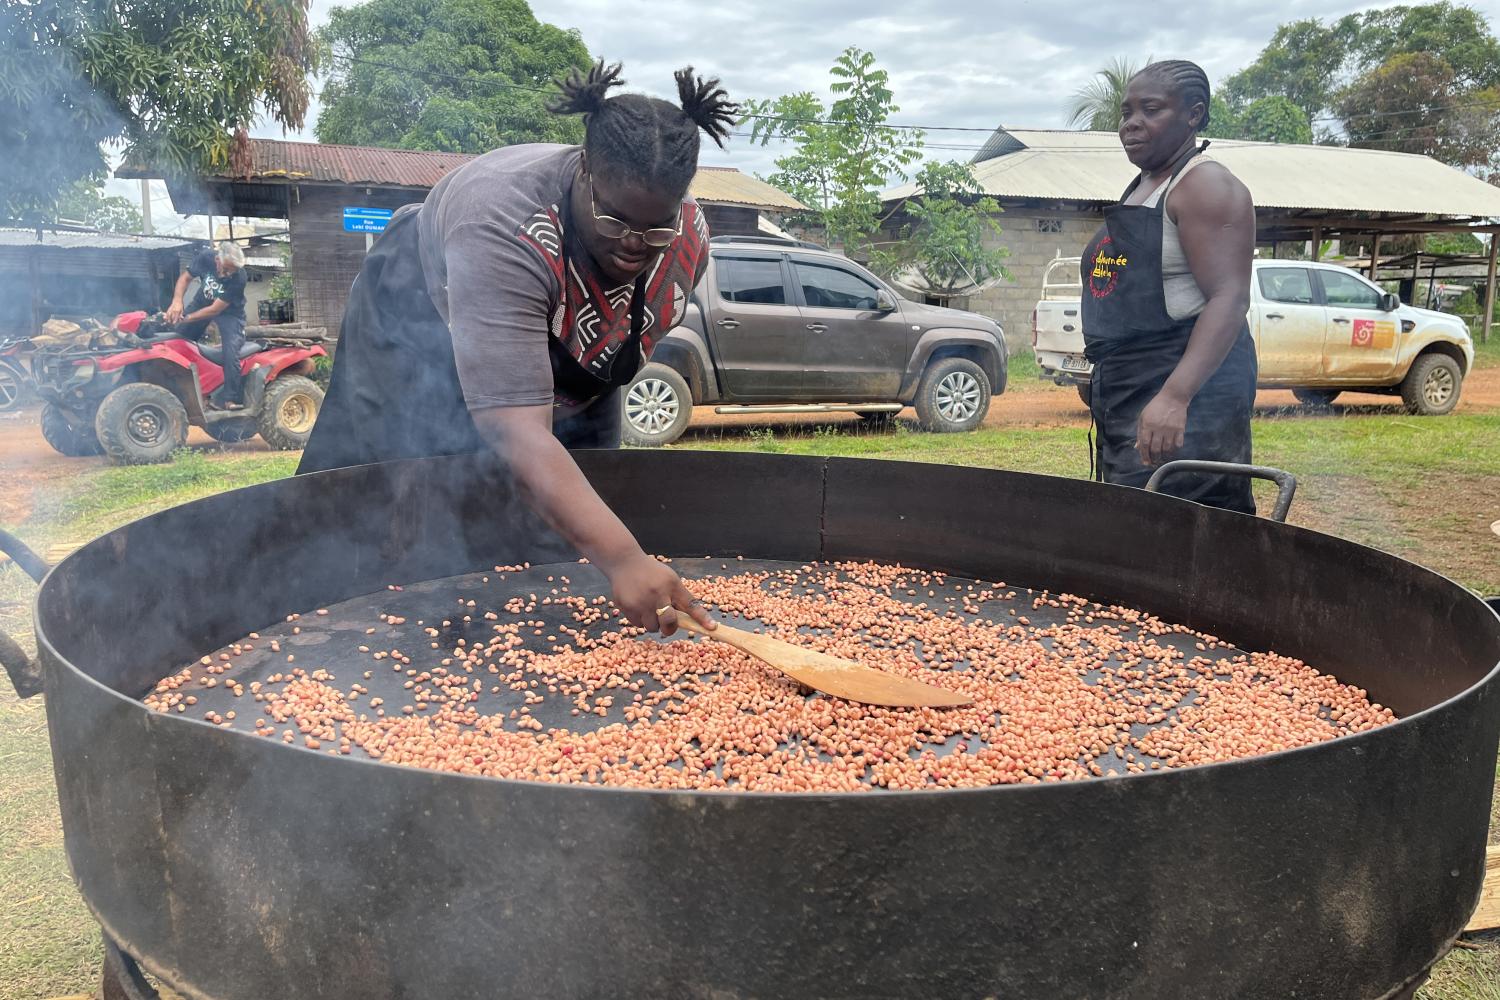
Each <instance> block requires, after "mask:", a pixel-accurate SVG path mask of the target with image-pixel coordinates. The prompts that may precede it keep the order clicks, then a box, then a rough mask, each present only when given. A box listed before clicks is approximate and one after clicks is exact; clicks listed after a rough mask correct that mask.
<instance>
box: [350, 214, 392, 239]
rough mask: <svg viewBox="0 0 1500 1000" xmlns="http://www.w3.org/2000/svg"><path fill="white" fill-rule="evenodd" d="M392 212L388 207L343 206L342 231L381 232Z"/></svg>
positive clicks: (388, 221)
mask: <svg viewBox="0 0 1500 1000" xmlns="http://www.w3.org/2000/svg"><path fill="white" fill-rule="evenodd" d="M394 214H395V213H394V212H392V211H391V210H390V209H389V208H345V209H344V232H346V233H383V232H385V227H386V226H387V225H389V224H390V221H391V216H392V215H394Z"/></svg>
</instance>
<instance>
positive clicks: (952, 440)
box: [681, 410, 1500, 593]
mask: <svg viewBox="0 0 1500 1000" xmlns="http://www.w3.org/2000/svg"><path fill="white" fill-rule="evenodd" d="M852 427H853V425H848V424H837V425H794V426H793V427H791V428H788V427H786V426H783V427H782V428H780V429H779V430H775V429H771V428H765V427H762V428H753V429H751V430H749V431H748V433H744V434H740V433H736V434H733V435H732V436H724V437H720V438H714V437H710V436H696V437H693V438H691V439H689V440H686V441H684V443H683V444H682V445H681V447H685V448H700V449H708V450H722V451H740V450H752V451H762V452H769V453H773V454H783V455H834V456H843V457H851V458H879V459H897V460H902V461H912V462H941V463H945V464H951V465H964V466H974V467H985V468H997V469H1013V470H1019V471H1025V472H1040V473H1046V474H1050V475H1058V476H1071V477H1084V476H1087V475H1088V453H1087V447H1086V444H1085V432H1084V431H1083V430H1082V429H1080V428H1067V427H1037V428H1007V427H1000V428H986V429H984V430H980V431H976V432H974V433H971V434H949V435H929V434H919V433H913V432H911V431H910V430H909V429H906V428H905V426H904V425H898V427H897V429H896V430H895V431H893V432H888V433H873V434H871V433H863V432H859V431H857V430H854V429H851V428H852ZM1254 432H1255V457H1256V461H1257V462H1261V463H1264V464H1266V465H1272V466H1276V467H1279V468H1284V469H1289V470H1292V471H1293V472H1295V474H1296V475H1297V476H1298V478H1299V480H1300V481H1301V483H1302V491H1301V493H1300V494H1299V496H1300V497H1301V499H1300V500H1299V501H1298V502H1297V503H1294V505H1293V508H1292V511H1293V514H1292V520H1293V521H1294V522H1296V523H1300V524H1304V525H1306V526H1309V527H1314V528H1318V529H1319V530H1325V531H1332V532H1334V533H1337V534H1341V535H1344V536H1345V537H1349V538H1352V539H1353V540H1355V541H1358V542H1361V543H1363V544H1367V545H1374V546H1376V547H1378V548H1382V549H1385V550H1387V551H1390V552H1393V553H1395V554H1397V555H1402V556H1406V557H1412V558H1416V559H1417V561H1419V562H1422V563H1424V564H1428V565H1432V566H1433V568H1435V569H1438V570H1440V571H1442V572H1445V573H1447V574H1449V575H1451V576H1453V577H1454V579H1456V580H1458V581H1459V582H1460V583H1463V584H1464V585H1466V586H1469V587H1472V588H1474V589H1476V590H1483V591H1485V592H1487V593H1500V558H1497V553H1496V550H1495V548H1494V545H1495V539H1494V536H1493V535H1490V534H1489V532H1488V525H1489V523H1490V522H1491V521H1494V520H1497V519H1500V489H1497V488H1496V483H1497V482H1500V444H1497V442H1500V413H1478V414H1458V415H1453V416H1447V417H1442V418H1431V419H1422V418H1415V417H1408V416H1404V415H1392V414H1390V413H1389V411H1387V412H1384V413H1379V414H1370V413H1363V412H1360V411H1357V410H1356V411H1354V412H1353V413H1350V414H1348V415H1344V416H1333V417H1316V418H1309V417H1307V416H1306V415H1305V414H1299V415H1296V416H1291V415H1288V416H1271V417H1263V418H1259V419H1257V420H1256V422H1255V431H1254ZM1258 495H1259V496H1260V497H1261V499H1262V500H1263V501H1264V502H1267V503H1268V502H1269V500H1270V498H1271V492H1270V490H1269V489H1265V488H1258ZM1455 540H1456V542H1457V544H1456V545H1455V544H1450V543H1452V542H1454V541H1455Z"/></svg>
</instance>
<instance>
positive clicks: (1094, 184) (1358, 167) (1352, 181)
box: [882, 129, 1500, 218]
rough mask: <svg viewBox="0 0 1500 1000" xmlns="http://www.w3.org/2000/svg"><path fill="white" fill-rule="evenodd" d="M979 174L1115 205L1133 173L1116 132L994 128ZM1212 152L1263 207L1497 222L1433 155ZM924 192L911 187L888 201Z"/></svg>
mask: <svg viewBox="0 0 1500 1000" xmlns="http://www.w3.org/2000/svg"><path fill="white" fill-rule="evenodd" d="M980 155H981V156H984V157H985V158H984V159H983V160H982V161H980V160H979V159H978V158H977V157H976V162H975V164H974V176H975V178H976V179H977V180H978V181H979V184H980V186H981V187H982V188H983V189H984V191H985V193H986V194H989V195H992V196H994V197H996V198H1037V199H1043V200H1049V201H1084V202H1105V203H1108V202H1114V201H1117V200H1118V199H1119V197H1120V194H1121V192H1122V191H1124V189H1125V187H1126V185H1127V184H1129V183H1130V180H1131V178H1132V177H1134V176H1135V174H1136V169H1135V167H1133V166H1131V164H1130V161H1129V160H1127V159H1126V158H1125V153H1124V151H1123V150H1122V149H1121V148H1120V141H1119V137H1118V136H1116V135H1115V134H1114V133H1113V132H1037V131H1028V130H1024V129H997V130H996V132H995V134H994V135H993V136H991V138H990V141H989V142H988V143H986V145H985V148H984V149H982V150H981V151H980ZM1209 155H1210V156H1212V157H1213V158H1214V159H1216V160H1218V161H1219V162H1221V163H1223V164H1224V166H1226V167H1228V168H1229V169H1230V170H1231V171H1233V173H1234V175H1235V176H1236V177H1238V178H1239V179H1240V180H1241V181H1243V182H1244V183H1245V186H1246V187H1248V188H1249V189H1250V195H1251V197H1252V198H1253V199H1254V201H1255V205H1256V207H1257V208H1281V209H1311V210H1323V211H1330V212H1359V213H1365V214H1372V213H1385V214H1398V215H1428V216H1442V217H1449V218H1470V217H1472V218H1491V217H1500V188H1496V187H1494V186H1492V185H1489V184H1486V183H1485V182H1484V181H1482V180H1480V179H1479V178H1477V177H1473V176H1471V175H1469V174H1466V173H1464V172H1463V171H1461V170H1455V169H1454V168H1453V167H1450V166H1447V165H1446V164H1442V163H1439V162H1437V161H1436V160H1434V159H1431V158H1430V157H1426V156H1415V155H1412V154H1410V153H1387V152H1383V151H1380V150H1374V149H1352V148H1349V147H1347V146H1298V145H1290V144H1280V143H1267V142H1243V141H1238V140H1229V139H1215V140H1213V144H1212V146H1210V148H1209ZM915 193H917V189H916V186H915V185H912V184H904V185H902V186H900V187H897V188H892V189H891V190H889V191H886V192H885V193H884V195H883V196H882V197H883V198H884V199H885V200H887V201H890V200H894V199H896V198H904V197H909V196H911V195H912V194H915Z"/></svg>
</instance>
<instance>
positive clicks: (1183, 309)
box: [1141, 153, 1212, 319]
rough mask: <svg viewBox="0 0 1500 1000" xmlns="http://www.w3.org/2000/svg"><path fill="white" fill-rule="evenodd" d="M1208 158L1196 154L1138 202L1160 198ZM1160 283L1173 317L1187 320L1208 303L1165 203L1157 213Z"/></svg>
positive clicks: (1159, 199)
mask: <svg viewBox="0 0 1500 1000" xmlns="http://www.w3.org/2000/svg"><path fill="white" fill-rule="evenodd" d="M1210 159H1212V158H1211V157H1210V156H1208V155H1207V154H1206V153H1199V154H1197V155H1196V156H1194V157H1193V158H1192V159H1191V160H1189V161H1188V162H1187V163H1186V164H1185V165H1184V166H1183V168H1182V170H1181V171H1179V172H1178V174H1177V176H1176V177H1174V178H1172V179H1171V180H1170V181H1168V182H1167V183H1165V184H1163V185H1162V186H1161V187H1159V188H1157V189H1156V190H1155V191H1152V192H1151V193H1150V194H1149V195H1147V196H1146V200H1145V201H1143V202H1141V204H1142V205H1147V206H1152V205H1155V204H1156V203H1157V202H1158V201H1164V200H1165V199H1166V197H1167V196H1168V195H1170V194H1171V193H1172V188H1174V187H1176V186H1177V183H1178V182H1179V181H1181V180H1182V179H1183V178H1184V177H1186V176H1187V173H1188V171H1189V170H1192V169H1193V168H1194V167H1196V166H1197V165H1198V164H1200V163H1205V162H1208V161H1209V160H1210ZM1161 284H1162V292H1163V293H1164V294H1165V297H1166V300H1167V315H1169V316H1171V317H1172V318H1173V319H1191V318H1193V317H1194V316H1196V315H1198V314H1199V313H1201V312H1202V311H1203V307H1204V306H1205V305H1207V304H1208V299H1207V298H1206V297H1205V296H1204V294H1203V289H1201V288H1199V287H1198V282H1197V281H1195V280H1194V279H1193V271H1192V268H1190V267H1188V261H1187V254H1185V253H1183V251H1182V240H1181V239H1180V238H1179V237H1178V235H1177V223H1175V222H1173V221H1172V217H1171V216H1170V215H1168V214H1167V210H1166V207H1165V206H1163V208H1162V213H1161Z"/></svg>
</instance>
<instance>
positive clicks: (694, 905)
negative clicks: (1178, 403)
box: [37, 451, 1500, 1000]
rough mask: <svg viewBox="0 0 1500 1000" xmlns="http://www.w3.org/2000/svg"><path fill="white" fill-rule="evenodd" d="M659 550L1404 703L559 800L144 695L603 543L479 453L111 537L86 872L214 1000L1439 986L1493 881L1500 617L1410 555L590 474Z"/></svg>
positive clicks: (995, 480)
mask: <svg viewBox="0 0 1500 1000" xmlns="http://www.w3.org/2000/svg"><path fill="white" fill-rule="evenodd" d="M581 460H582V464H583V467H584V469H585V471H586V472H587V473H588V475H589V478H590V480H591V481H592V482H593V483H594V484H595V485H596V487H597V488H598V489H599V491H600V492H601V493H602V494H603V496H604V497H605V498H606V500H607V501H608V502H609V503H610V504H611V505H612V506H613V507H614V509H615V510H616V511H618V512H619V513H620V515H621V516H622V517H623V518H624V520H625V521H626V522H627V523H628V524H629V525H630V527H631V528H632V529H633V530H634V531H635V532H636V534H637V536H638V537H639V538H640V539H641V541H642V543H643V544H644V545H645V546H646V548H647V549H648V551H654V552H659V553H662V554H676V555H695V556H702V555H705V554H714V555H741V554H743V555H745V556H747V557H755V558H762V559H794V560H813V559H820V560H845V559H874V560H881V561H890V562H901V563H904V564H906V565H910V566H920V567H928V568H933V569H940V570H945V571H948V572H951V573H955V574H962V575H967V576H974V577H984V578H989V579H1005V580H1007V581H1010V582H1013V583H1019V584H1026V585H1031V586H1038V587H1049V588H1051V589H1053V590H1054V591H1069V592H1072V593H1075V594H1079V595H1082V596H1086V597H1091V598H1095V599H1100V600H1104V601H1108V602H1121V603H1126V604H1130V605H1133V606H1136V607H1141V608H1144V609H1146V610H1149V611H1151V612H1153V613H1155V614H1158V615H1160V616H1162V617H1163V618H1165V619H1166V620H1169V621H1174V622H1179V623H1184V624H1187V625H1190V626H1192V627H1193V628H1196V629H1201V630H1204V631H1208V632H1211V633H1213V634H1216V635H1219V636H1223V637H1225V638H1226V639H1229V640H1231V641H1233V642H1235V643H1236V644H1238V645H1240V646H1242V647H1244V648H1252V649H1274V650H1276V651H1277V652H1280V653H1283V654H1289V655H1293V656H1297V657H1301V658H1304V659H1306V660H1307V661H1308V662H1310V663H1313V664H1315V665H1317V666H1318V667H1319V668H1321V669H1324V670H1327V671H1331V672H1333V673H1335V674H1336V675H1337V676H1339V677H1340V678H1341V679H1342V680H1345V681H1348V682H1351V683H1354V684H1357V685H1359V686H1361V687H1364V688H1367V689H1368V691H1369V693H1370V697H1371V698H1372V699H1373V700H1376V701H1379V702H1381V703H1384V704H1386V705H1389V706H1390V707H1392V708H1393V709H1394V710H1395V711H1396V712H1397V713H1398V714H1399V715H1400V716H1401V721H1399V722H1397V723H1396V724H1394V725H1390V726H1387V727H1385V728H1382V729H1379V730H1376V731H1371V732H1367V733H1364V734H1360V735H1356V736H1352V737H1346V738H1341V739H1337V740H1333V741H1330V742H1327V743H1323V744H1319V745H1316V746H1311V747H1306V748H1303V749H1299V750H1295V751H1290V752H1285V753H1278V754H1273V755H1269V756H1264V757H1259V758H1253V759H1246V760H1240V761H1235V762H1231V763H1225V764H1218V765H1214V766H1208V767H1200V768H1188V769H1180V770H1171V771H1162V772H1155V773H1149V774H1145V775H1140V776H1134V777H1124V778H1112V779H1106V780H1094V781H1086V782H1076V783H1058V784H1046V785H1038V786H1008V787H997V788H991V789H982V790H971V791H949V792H918V793H891V794H879V795H843V796H839V795H759V794H744V793H719V794H711V793H676V792H658V791H648V790H629V789H613V788H601V787H559V786H551V785H543V784H529V783H518V782H507V781H501V780H493V779H488V778H472V777H464V776H459V775H454V774H447V773H436V772H428V771H420V770H413V769H407V768H401V767H395V766H388V765H385V764H380V763H375V762H371V761H362V760H358V759H356V758H340V757H336V756H330V755H328V754H322V753H314V752H310V751H306V750H303V749H301V748H297V747H292V746H285V745H282V744H281V743H280V742H279V741H271V740H264V739H258V738H256V737H254V736H250V735H247V734H245V733H242V732H234V731H230V730H225V729H220V728H216V727H214V726H211V725H208V724H206V723H203V722H200V721H195V720H193V719H190V718H187V717H185V716H167V715H160V714H156V713H153V712H150V711H148V710H147V709H146V708H145V707H144V706H143V705H142V704H141V703H140V701H139V700H138V698H139V697H140V696H141V695H142V694H144V693H145V692H146V691H147V690H148V689H149V687H150V685H152V684H153V683H154V682H155V681H156V680H157V679H158V678H159V677H161V676H162V675H163V674H165V673H167V672H168V671H170V670H172V669H174V668H175V667H177V666H179V665H181V664H183V663H185V662H188V661H189V660H191V659H193V658H195V657H197V656H198V655H200V654H202V653H204V652H206V651H208V650H211V649H213V648H215V647H218V646H220V645H222V644H224V643H226V642H228V641H231V640H233V639H236V638H238V637H240V636H242V635H244V634H246V633H247V632H249V631H251V630H254V629H256V628H258V627H260V626H263V625H265V624H267V623H268V622H271V621H275V620H277V619H279V618H280V617H281V616H283V615H284V614H285V613H286V612H287V610H288V609H297V608H302V609H306V608H312V607H320V606H325V605H328V604H331V603H334V602H337V601H341V600H345V599H348V598H351V597H354V596H356V595H359V594H363V593H368V592H370V591H373V590H378V589H380V588H382V587H384V586H385V585H386V584H388V583H399V582H403V581H407V582H410V581H419V580H426V579H433V578H438V577H446V576H451V575H454V574H459V573H464V572H469V571H473V570H476V569H480V568H483V567H487V566H493V565H496V564H502V563H503V564H510V563H517V562H521V561H526V560H529V561H532V562H547V561H555V560H561V559H568V558H574V557H575V554H574V553H571V552H569V551H568V549H567V547H566V546H564V545H563V544H561V543H560V542H559V541H558V539H557V538H556V537H555V536H554V535H552V534H551V533H550V532H549V531H547V530H546V529H545V528H543V527H542V525H541V524H540V522H539V521H538V520H537V519H536V518H535V517H534V516H533V515H531V514H530V513H528V512H527V511H526V510H525V509H524V508H523V507H522V506H521V505H520V503H519V502H518V501H517V499H516V496H515V493H514V491H513V490H512V489H511V487H510V485H509V484H508V482H507V481H506V479H505V477H504V476H503V475H501V474H499V473H497V472H495V471H494V470H492V469H490V468H489V467H487V466H486V465H484V464H483V463H482V462H481V461H480V460H477V459H473V458H463V457H455V458H444V459H432V460H421V461H411V462H400V463H393V464H389V465H383V466H367V467H360V468H354V469H346V470H339V471H335V472H330V473H324V474H320V475H317V476H311V477H304V478H298V479H290V480H285V481H281V482H276V483H271V484H267V485H264V486H258V487H254V488H251V489H245V490H239V491H236V492H233V493H228V494H224V495H221V496H218V497H214V498H212V499H208V500H204V501H200V502H198V503H193V504H189V505H186V506H183V507H179V508H175V509H172V510H169V511H166V512H163V513H161V514H157V515H154V516H152V517H149V518H146V519H144V520H141V521H138V522H136V523H134V524H132V525H129V526H127V527H125V528H121V529H119V530H117V531H114V532H111V533H109V534H107V535H105V536H103V537H101V538H99V539H97V540H96V541H94V542H92V543H90V544H89V545H87V546H85V547H84V548H83V549H81V550H80V551H78V552H77V553H76V554H74V555H73V556H71V557H70V558H69V559H67V560H66V561H65V562H63V563H62V564H61V565H59V566H58V567H57V568H56V569H55V570H54V571H53V572H52V573H51V575H50V576H49V577H48V579H47V580H46V582H45V584H44V586H43V587H42V589H41V591H40V594H39V597H38V601H37V624H38V635H39V638H40V644H41V650H42V656H43V658H44V664H45V665H44V669H45V680H46V694H47V709H48V717H49V724H50V731H51V739H52V747H53V753H54V757H55V760H56V771H57V784H58V789H59V792H60V796H61V803H62V815H63V821H64V829H65V832H66V838H67V850H68V856H69V859H70V861H71V863H72V866H73V871H74V873H75V875H76V877H77V880H78V883H79V886H80V888H81V889H82V892H83V895H84V898H85V899H86V900H87V901H88V904H89V906H90V907H91V908H92V909H93V911H94V913H95V914H96V915H97V916H98V918H99V920H100V922H101V923H102V924H103V926H104V928H105V930H106V932H107V933H108V934H109V935H110V936H112V937H113V938H114V939H115V940H117V941H118V942H120V943H121V945H122V946H123V947H124V948H125V950H127V951H129V952H130V953H132V954H134V955H136V956H137V957H138V958H139V959H140V960H141V962H142V963H143V964H144V965H145V966H146V967H147V968H148V969H150V970H151V971H153V972H155V973H157V974H159V975H160V976H161V977H162V978H164V979H165V980H166V981H168V982H169V983H170V984H171V985H173V986H174V987H175V988H177V989H178V990H180V991H181V992H183V993H184V994H186V995H187V996H189V997H212V998H216V1000H218V998H222V1000H251V998H254V1000H262V998H265V997H277V998H280V1000H302V998H333V997H349V998H360V1000H378V998H387V997H388V998H418V997H423V998H425V997H443V998H467V997H495V996H515V997H591V998H597V997H631V998H636V997H672V998H688V997H701V998H739V997H744V998H749V997H766V998H773V997H799V998H800V997H847V998H873V997H902V998H905V997H990V996H1004V997H1069V998H1073V997H1089V998H1094V1000H1102V998H1114V997H1120V998H1124V997H1151V998H1162V997H1224V996H1232V997H1237V998H1251V997H1265V998H1276V1000H1284V998H1287V997H1309V998H1319V1000H1335V998H1345V997H1348V998H1359V1000H1374V998H1377V997H1385V996H1393V995H1396V994H1399V993H1400V992H1401V991H1403V990H1405V989H1406V988H1407V987H1408V986H1409V985H1410V984H1411V982H1412V981H1413V980H1414V979H1415V978H1416V977H1418V976H1420V975H1421V974H1422V972H1423V970H1424V969H1426V968H1427V967H1428V966H1429V965H1430V964H1431V963H1432V962H1433V960H1434V959H1435V958H1436V957H1438V956H1439V955H1440V954H1441V953H1442V952H1443V951H1444V950H1445V948H1446V947H1447V946H1448V944H1449V942H1451V940H1452V939H1453V938H1454V937H1455V936H1456V935H1457V933H1458V932H1459V930H1460V928H1461V927H1462V926H1463V925H1464V923H1465V920H1466V918H1467V916H1468V914H1469V913H1470V911H1471V910H1472V908H1473V907H1474V905H1475V903H1476V901H1477V899H1478V894H1479V891H1480V884H1481V878H1482V866H1483V852H1484V842H1485V835H1486V828H1487V824H1488V818H1489V806H1490V796H1491V789H1492V786H1493V782H1494V777H1495V756H1496V746H1497V743H1500V669H1497V663H1500V624H1497V619H1496V617H1495V615H1494V613H1493V612H1491V611H1490V610H1489V609H1488V608H1487V607H1486V606H1485V605H1484V603H1483V602H1481V601H1480V600H1479V599H1478V598H1476V597H1473V596H1471V595H1470V594H1468V593H1467V592H1465V591H1464V590H1463V589H1462V588H1460V587H1458V586H1457V585H1455V584H1453V583H1452V582H1450V581H1448V580H1446V579H1443V578H1442V577H1440V576H1438V575H1436V574H1434V573H1431V572H1429V571H1427V570H1424V569H1422V568H1420V567H1418V566H1416V565H1413V564H1412V563H1409V562H1405V561H1403V560H1400V559H1397V558H1394V557H1392V556H1389V555H1385V554H1382V553H1379V552H1376V551H1374V550H1372V549H1368V548H1362V547H1360V546H1358V545H1354V544H1351V543H1348V542H1344V541H1340V540H1338V539H1335V538H1331V537H1328V536H1325V535H1320V534H1316V533H1314V532H1310V531H1305V530H1301V529H1298V528H1293V527H1288V526H1286V525H1280V524H1275V523H1271V522H1269V521H1266V520H1257V519H1253V518H1248V517H1243V516H1240V515H1235V514H1228V513H1224V512H1219V511H1214V510H1208V509H1205V508H1201V507H1198V506H1195V505H1192V504H1188V503H1184V502H1180V501H1176V500H1172V499H1167V498H1163V497H1159V496H1151V495H1147V494H1145V493H1142V492H1138V491H1133V490H1122V489H1114V488H1108V487H1103V486H1098V485H1095V484H1091V483H1086V482H1078V481H1071V480H1064V479H1054V478H1047V477H1038V476H1030V475H1020V474H1014V473H1005V472H993V471H984V470H977V469H962V468H950V467H942V466H934V465H908V464H896V463H885V462H859V461H849V460H837V459H835V460H824V459H815V458H790V457H778V456H764V455H715V454H697V453H691V452H687V453H666V452H656V451H651V452H624V453H597V454H585V455H583V456H581Z"/></svg>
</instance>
